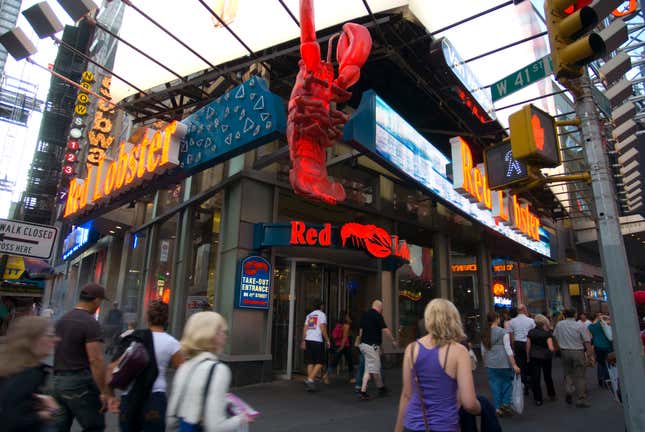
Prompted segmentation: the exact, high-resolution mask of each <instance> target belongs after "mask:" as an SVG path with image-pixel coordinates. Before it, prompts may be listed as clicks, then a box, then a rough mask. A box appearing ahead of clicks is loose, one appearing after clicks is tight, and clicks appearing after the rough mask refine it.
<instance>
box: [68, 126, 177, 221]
mask: <svg viewBox="0 0 645 432" xmlns="http://www.w3.org/2000/svg"><path fill="white" fill-rule="evenodd" d="M185 133H186V127H185V126H184V125H183V124H181V123H178V122H176V121H173V122H172V123H170V124H169V125H168V126H166V127H165V128H164V130H163V131H159V130H156V131H155V130H151V129H146V130H145V131H144V133H142V134H141V137H140V141H139V142H138V143H136V144H133V143H127V142H125V141H124V142H122V143H121V145H120V147H119V154H118V157H117V159H116V160H112V159H110V158H104V159H102V160H101V161H100V162H99V164H98V166H93V165H90V166H89V169H88V174H87V177H86V178H85V179H79V178H75V179H73V180H72V181H71V182H70V185H69V193H68V196H67V203H66V205H65V213H64V214H63V217H69V216H72V215H75V214H79V213H83V212H85V211H87V210H89V209H90V208H91V207H92V206H94V205H97V204H100V203H103V202H105V201H108V200H109V199H110V198H112V197H115V196H118V195H120V194H122V193H124V192H126V191H128V190H130V189H133V188H134V187H136V186H138V185H139V184H141V183H142V182H143V181H146V180H150V179H151V178H153V177H154V176H157V175H161V174H163V173H165V172H166V171H168V170H169V169H171V168H173V167H175V166H177V165H178V164H179V158H178V157H179V142H180V140H181V139H182V138H183V137H184V135H185Z"/></svg>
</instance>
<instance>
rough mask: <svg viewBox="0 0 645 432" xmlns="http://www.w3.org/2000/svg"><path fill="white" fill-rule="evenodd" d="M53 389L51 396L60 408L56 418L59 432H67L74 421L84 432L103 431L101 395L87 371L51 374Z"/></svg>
mask: <svg viewBox="0 0 645 432" xmlns="http://www.w3.org/2000/svg"><path fill="white" fill-rule="evenodd" d="M53 386H54V392H53V396H54V397H55V398H56V401H57V402H58V404H59V405H60V409H59V410H58V412H57V413H56V416H55V421H56V429H57V430H58V432H69V430H70V429H71V428H72V423H73V422H74V418H76V420H77V421H78V423H79V424H80V425H81V427H82V428H83V432H103V431H104V430H105V417H104V415H103V413H102V412H101V407H102V404H101V398H100V392H99V389H98V388H97V387H96V384H95V383H94V378H92V374H91V373H90V371H78V372H68V373H65V374H54V378H53Z"/></svg>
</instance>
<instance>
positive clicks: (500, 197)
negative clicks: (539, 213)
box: [343, 90, 551, 257]
mask: <svg viewBox="0 0 645 432" xmlns="http://www.w3.org/2000/svg"><path fill="white" fill-rule="evenodd" d="M343 133H344V140H345V141H346V142H349V143H351V144H352V145H354V146H356V147H358V148H360V149H362V150H363V151H365V152H366V153H367V154H368V155H369V156H370V157H371V158H373V159H375V160H376V161H377V162H378V163H380V164H382V165H384V166H386V167H388V169H391V170H392V171H393V172H395V173H396V174H397V175H400V176H402V177H404V178H407V179H410V180H411V181H413V182H415V183H416V184H418V185H420V186H422V187H423V188H424V189H425V190H426V191H427V192H429V193H430V194H432V195H433V196H434V197H436V199H438V200H439V201H441V202H443V203H446V204H447V205H449V206H451V207H452V208H454V209H455V210H457V211H459V212H460V213H462V214H464V215H465V216H466V217H469V218H471V219H473V220H476V221H477V222H479V223H481V224H482V225H484V226H486V227H487V228H489V229H491V230H493V231H495V232H497V233H499V234H502V235H503V236H505V237H508V238H509V239H511V240H513V241H515V242H517V243H519V244H521V245H523V246H525V247H527V248H529V249H531V250H533V251H535V252H538V253H540V254H542V255H544V256H547V257H550V256H551V250H550V245H549V243H548V240H547V241H544V240H542V239H541V238H540V235H539V226H540V224H539V219H538V218H537V217H535V215H533V214H532V213H530V212H529V211H528V208H526V206H525V205H524V204H522V203H520V202H518V203H517V207H518V209H522V211H523V212H524V213H523V216H522V217H523V219H520V223H519V226H521V227H523V228H524V229H523V230H522V234H520V233H518V232H517V231H516V230H514V229H512V228H511V226H516V227H517V226H518V224H516V223H515V222H516V219H515V218H514V217H513V214H512V212H513V210H514V201H513V199H512V197H511V196H509V195H508V194H505V193H504V192H496V193H493V192H491V191H490V187H489V186H488V184H487V180H486V173H485V170H484V169H483V166H482V165H481V164H480V165H479V166H475V165H474V163H473V161H472V154H471V153H470V149H469V148H464V149H463V150H464V155H465V156H466V158H465V160H462V159H461V151H462V148H461V143H460V146H458V147H457V148H458V149H459V151H458V152H457V154H456V155H455V154H453V161H452V167H453V173H454V171H455V170H459V169H462V172H461V173H457V175H458V176H460V177H459V178H458V179H457V180H456V182H455V184H454V186H453V183H452V182H451V181H450V180H449V179H448V176H447V173H446V165H448V164H449V163H450V160H449V159H448V158H446V157H445V156H444V155H443V153H441V152H440V151H439V150H438V149H437V148H436V147H434V146H433V145H432V144H431V143H430V142H429V141H428V140H426V139H425V138H424V137H423V136H422V135H421V134H420V133H419V132H418V131H416V130H415V129H414V127H412V126H411V125H410V124H409V123H408V122H406V121H405V119H403V118H402V117H401V116H400V115H399V114H398V113H397V112H396V111H394V110H393V109H392V108H390V107H389V106H388V105H387V104H386V103H385V101H383V100H382V99H381V98H379V97H378V96H377V95H376V93H374V92H373V91H371V90H370V91H366V92H364V93H363V96H362V98H361V103H360V105H359V107H358V109H357V110H356V111H355V112H354V113H353V114H352V117H351V118H350V120H349V121H348V123H347V124H346V125H345V128H344V132H343ZM466 147H467V146H466ZM469 155H470V157H468V156H469ZM453 178H457V176H454V177H453ZM457 189H460V190H461V191H460V192H458V191H457ZM522 221H523V222H522ZM509 224H510V225H511V226H509Z"/></svg>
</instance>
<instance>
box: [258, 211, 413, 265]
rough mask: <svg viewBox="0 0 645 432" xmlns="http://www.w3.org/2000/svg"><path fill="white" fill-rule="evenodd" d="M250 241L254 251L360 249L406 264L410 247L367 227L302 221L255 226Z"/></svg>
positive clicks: (373, 255)
mask: <svg viewBox="0 0 645 432" xmlns="http://www.w3.org/2000/svg"><path fill="white" fill-rule="evenodd" d="M254 240H255V241H254V247H255V248H256V249H260V248H265V247H272V246H312V247H325V248H348V249H359V250H363V251H365V252H366V253H368V254H369V255H371V256H372V257H374V258H381V259H394V260H398V261H403V262H406V263H407V262H410V247H409V246H408V244H407V242H406V241H405V240H401V239H399V236H397V235H392V234H390V233H388V232H387V231H386V230H385V229H383V228H380V227H377V226H376V225H371V224H369V225H364V224H359V223H355V222H349V223H346V224H344V225H342V226H341V227H336V226H333V225H332V224H329V223H326V224H323V225H313V224H307V223H305V222H303V221H291V222H290V223H288V224H258V225H256V232H255V239H254Z"/></svg>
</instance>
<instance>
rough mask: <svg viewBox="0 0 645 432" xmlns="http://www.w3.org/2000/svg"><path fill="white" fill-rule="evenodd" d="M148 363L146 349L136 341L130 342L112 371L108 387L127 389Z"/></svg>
mask: <svg viewBox="0 0 645 432" xmlns="http://www.w3.org/2000/svg"><path fill="white" fill-rule="evenodd" d="M148 363H150V356H149V355H148V351H147V350H146V347H145V346H143V344H142V343H141V342H138V341H132V342H130V345H129V346H128V348H126V350H125V351H124V352H123V355H122V356H121V358H120V359H119V363H118V364H117V365H116V367H115V368H114V370H113V371H112V378H111V379H110V382H109V383H108V385H109V386H110V387H112V388H116V389H120V390H125V389H127V388H128V387H129V386H130V384H132V383H133V382H134V380H135V379H136V378H137V376H138V375H139V374H140V373H141V372H142V371H143V370H144V369H145V368H146V366H148Z"/></svg>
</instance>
